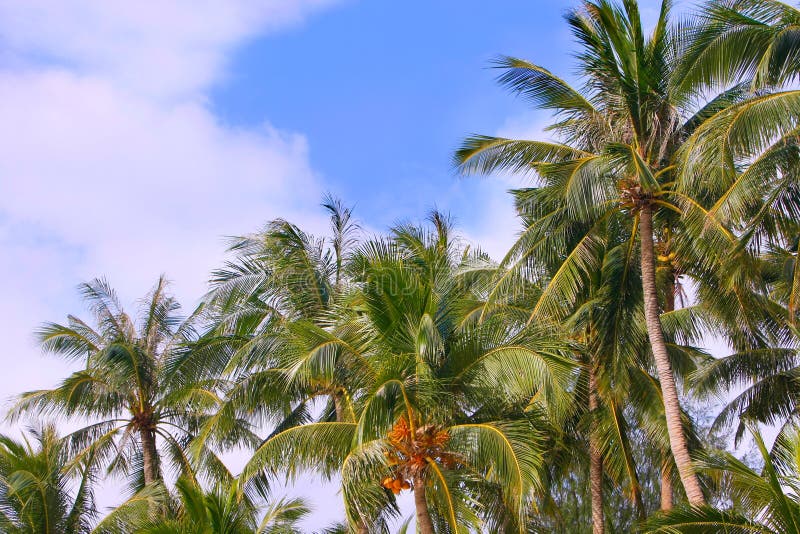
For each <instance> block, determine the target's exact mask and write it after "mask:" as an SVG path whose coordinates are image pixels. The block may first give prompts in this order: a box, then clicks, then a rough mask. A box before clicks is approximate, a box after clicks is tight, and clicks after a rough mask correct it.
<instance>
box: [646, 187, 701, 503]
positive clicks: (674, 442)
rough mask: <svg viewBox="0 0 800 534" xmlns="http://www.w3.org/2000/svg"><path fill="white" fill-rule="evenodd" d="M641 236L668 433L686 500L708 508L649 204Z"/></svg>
mask: <svg viewBox="0 0 800 534" xmlns="http://www.w3.org/2000/svg"><path fill="white" fill-rule="evenodd" d="M639 215H640V221H639V232H640V238H641V239H640V241H641V249H642V257H641V263H642V291H643V294H644V317H645V322H646V323H647V335H648V337H649V338H650V347H651V350H652V351H653V358H654V359H655V363H656V369H657V370H658V379H659V381H660V383H661V395H662V397H663V399H664V413H665V415H666V419H667V431H668V433H669V443H670V448H671V449H672V456H674V457H675V465H677V467H678V474H679V475H680V477H681V482H683V487H684V489H685V490H686V496H687V497H688V498H689V502H690V503H691V504H693V505H701V504H705V497H704V496H703V491H702V489H701V488H700V481H699V479H698V478H697V475H696V474H695V472H694V468H693V467H692V458H691V456H690V455H689V446H688V444H687V442H686V435H685V434H684V432H683V423H682V422H681V407H680V401H679V400H678V389H677V387H676V385H675V376H674V375H673V373H672V365H671V364H670V361H669V355H668V354H667V345H666V343H665V341H664V333H663V332H662V330H661V320H660V318H659V312H658V293H657V292H656V271H655V255H654V253H653V207H652V205H650V204H647V203H646V204H645V205H644V206H642V209H641V211H640V213H639Z"/></svg>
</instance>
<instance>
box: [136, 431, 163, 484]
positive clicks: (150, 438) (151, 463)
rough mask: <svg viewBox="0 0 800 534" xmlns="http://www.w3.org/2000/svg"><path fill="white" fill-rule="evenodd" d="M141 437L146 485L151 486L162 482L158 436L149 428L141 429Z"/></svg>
mask: <svg viewBox="0 0 800 534" xmlns="http://www.w3.org/2000/svg"><path fill="white" fill-rule="evenodd" d="M139 437H140V438H141V440H142V462H143V463H144V483H145V485H150V484H152V483H153V482H156V481H160V480H161V474H160V470H159V469H158V450H157V449H156V434H155V432H153V430H151V429H149V428H140V429H139Z"/></svg>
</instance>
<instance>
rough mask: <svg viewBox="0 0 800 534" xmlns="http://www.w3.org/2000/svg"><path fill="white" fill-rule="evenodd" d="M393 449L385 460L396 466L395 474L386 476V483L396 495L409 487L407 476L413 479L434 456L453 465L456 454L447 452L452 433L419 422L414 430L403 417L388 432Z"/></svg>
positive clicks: (385, 485) (445, 463) (394, 467)
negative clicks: (446, 447) (420, 424)
mask: <svg viewBox="0 0 800 534" xmlns="http://www.w3.org/2000/svg"><path fill="white" fill-rule="evenodd" d="M387 437H388V439H389V444H390V445H391V449H390V450H387V451H386V452H384V455H385V456H386V461H387V463H388V464H389V466H390V467H392V470H393V476H391V477H387V478H385V479H384V480H383V483H382V485H383V487H385V488H386V489H388V490H391V491H392V492H393V493H394V494H395V495H396V494H398V493H400V491H402V490H406V489H410V488H411V484H410V483H409V482H408V480H413V479H414V478H415V477H416V476H417V475H418V474H420V473H421V472H422V471H423V470H424V469H425V468H426V467H427V464H428V461H430V460H433V461H437V462H440V463H442V464H443V465H445V466H448V467H451V466H453V465H455V464H456V463H457V462H456V458H455V457H454V456H453V455H452V454H449V453H447V452H445V450H444V449H445V446H446V445H447V442H448V441H449V440H450V434H449V433H448V432H447V430H445V429H441V428H439V427H437V426H435V425H424V426H419V427H417V428H416V429H413V430H412V427H411V425H410V423H409V421H408V420H407V419H406V418H405V417H401V418H400V419H399V420H398V421H397V423H395V425H394V427H392V429H391V430H390V431H389V432H388V434H387Z"/></svg>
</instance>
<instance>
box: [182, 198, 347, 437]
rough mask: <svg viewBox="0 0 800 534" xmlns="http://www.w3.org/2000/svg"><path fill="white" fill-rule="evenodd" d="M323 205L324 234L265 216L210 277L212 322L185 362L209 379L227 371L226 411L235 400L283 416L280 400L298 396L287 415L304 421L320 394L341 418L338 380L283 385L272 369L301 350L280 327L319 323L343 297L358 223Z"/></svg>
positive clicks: (334, 202) (334, 205)
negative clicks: (230, 383) (192, 360)
mask: <svg viewBox="0 0 800 534" xmlns="http://www.w3.org/2000/svg"><path fill="white" fill-rule="evenodd" d="M323 207H325V209H326V210H327V211H328V213H329V216H330V223H331V235H330V237H326V238H315V237H314V236H312V235H310V234H308V233H306V232H304V231H302V230H301V229H300V228H299V227H297V226H296V225H294V224H291V223H289V222H287V221H284V220H281V219H278V220H275V221H272V222H270V223H269V224H268V225H267V226H266V228H265V229H264V230H263V231H262V232H260V233H257V234H255V235H252V236H247V237H242V238H237V239H236V240H235V241H234V243H233V245H232V246H231V251H233V252H235V253H236V254H237V256H236V258H235V259H234V261H231V262H229V263H228V264H227V265H226V267H225V268H224V269H220V270H218V271H216V272H215V273H214V275H213V277H212V290H211V292H210V293H209V294H208V295H207V299H206V300H207V302H208V306H207V308H208V309H209V310H211V311H212V317H211V320H212V323H213V324H214V325H215V327H214V330H213V331H212V332H211V334H210V335H209V336H206V338H207V339H206V341H205V344H206V346H207V348H206V349H204V350H198V351H196V357H197V358H198V362H199V363H198V364H197V365H192V366H191V367H192V368H195V369H199V370H201V371H203V372H205V373H207V374H210V375H211V376H214V375H215V374H218V373H227V374H230V375H232V376H233V379H234V380H235V381H236V386H235V388H234V389H233V390H230V391H228V403H229V405H230V407H231V409H233V406H234V405H235V406H237V407H238V408H237V409H244V410H247V411H248V413H249V414H250V416H253V415H257V414H258V413H264V412H266V414H267V415H268V416H274V415H275V411H274V409H275V408H276V407H277V408H279V409H278V414H279V415H280V414H281V413H282V410H283V408H284V407H285V406H286V405H287V403H286V402H285V401H286V400H287V399H289V400H299V399H302V400H303V402H301V403H300V404H299V406H300V407H299V408H298V409H297V411H295V413H294V416H293V419H294V420H295V421H301V420H306V419H307V413H308V412H307V410H306V408H307V407H308V406H309V403H310V402H312V401H313V400H314V399H315V398H318V397H321V396H326V397H328V398H329V399H330V402H331V411H332V412H333V414H334V416H335V417H336V418H337V419H339V420H343V419H344V418H345V417H346V410H347V406H346V403H347V391H346V386H345V385H344V384H342V383H340V382H341V381H340V380H338V379H337V377H327V378H324V379H323V378H322V377H317V378H316V379H314V380H313V384H307V383H306V384H297V383H294V384H287V383H286V376H285V373H282V372H276V369H281V368H283V362H280V361H276V359H275V358H276V355H278V354H282V353H285V352H291V351H293V350H300V351H303V350H304V348H303V347H302V346H298V345H297V344H294V345H292V344H288V345H287V344H286V343H285V340H286V339H287V338H289V337H291V336H288V335H287V334H289V332H288V330H287V329H289V330H290V329H291V328H292V326H291V325H292V324H295V325H297V324H308V325H320V324H321V323H322V322H324V321H325V318H326V316H327V315H328V314H329V313H330V310H331V309H332V308H333V307H334V306H335V305H336V304H337V302H338V301H340V300H342V299H346V298H347V294H348V281H347V273H346V269H347V262H348V261H349V255H350V253H351V250H352V248H353V246H354V245H355V243H356V242H357V235H358V231H359V226H358V224H357V223H356V222H355V221H354V220H353V216H352V209H350V208H347V207H345V206H344V205H343V204H342V202H341V201H340V200H338V199H335V198H333V197H331V196H327V197H326V198H325V201H324V203H323ZM200 359H202V360H200ZM309 386H310V387H309ZM278 391H280V393H281V394H280V395H278V396H277V397H276V396H275V395H274V393H275V392H278ZM283 415H284V416H291V413H290V414H283ZM285 424H291V421H289V420H287V421H286V422H285Z"/></svg>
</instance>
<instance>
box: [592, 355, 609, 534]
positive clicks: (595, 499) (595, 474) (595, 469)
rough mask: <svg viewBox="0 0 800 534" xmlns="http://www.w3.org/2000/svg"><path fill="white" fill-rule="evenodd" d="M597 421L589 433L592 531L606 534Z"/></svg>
mask: <svg viewBox="0 0 800 534" xmlns="http://www.w3.org/2000/svg"><path fill="white" fill-rule="evenodd" d="M595 372H596V371H595V367H594V365H593V364H592V365H590V368H589V414H590V415H591V416H592V417H594V416H595V415H596V414H595V412H596V411H597V408H598V407H599V403H598V399H597V377H596V376H595ZM596 433H597V423H596V422H595V421H594V420H592V423H591V430H590V433H589V464H590V465H589V485H590V487H591V493H592V533H593V534H605V531H606V521H605V517H604V515H603V454H602V453H601V452H600V448H599V447H598V446H597V436H596Z"/></svg>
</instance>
